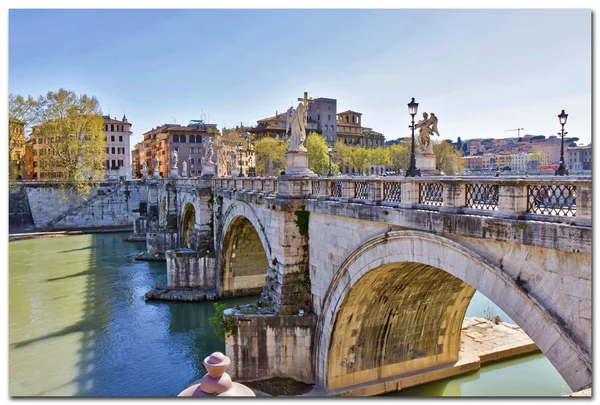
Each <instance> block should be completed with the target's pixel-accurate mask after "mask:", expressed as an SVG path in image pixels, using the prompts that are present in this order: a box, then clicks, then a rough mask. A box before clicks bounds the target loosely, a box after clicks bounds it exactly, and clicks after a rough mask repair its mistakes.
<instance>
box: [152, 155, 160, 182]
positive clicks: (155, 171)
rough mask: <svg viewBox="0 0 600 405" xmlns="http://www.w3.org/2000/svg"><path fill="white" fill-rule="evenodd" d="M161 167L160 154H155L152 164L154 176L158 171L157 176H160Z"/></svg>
mask: <svg viewBox="0 0 600 405" xmlns="http://www.w3.org/2000/svg"><path fill="white" fill-rule="evenodd" d="M159 172H160V170H159V168H158V156H154V164H153V165H152V177H154V174H155V173H156V175H157V176H159Z"/></svg>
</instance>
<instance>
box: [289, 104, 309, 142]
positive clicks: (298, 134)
mask: <svg viewBox="0 0 600 405" xmlns="http://www.w3.org/2000/svg"><path fill="white" fill-rule="evenodd" d="M306 122H307V121H306V111H304V105H303V104H302V103H299V104H298V108H296V109H294V108H293V107H290V109H289V110H287V113H286V117H285V133H286V134H287V133H288V132H289V131H290V128H291V130H292V136H291V137H290V143H289V145H288V147H287V149H286V151H288V152H307V149H306V147H305V146H304V140H305V139H306Z"/></svg>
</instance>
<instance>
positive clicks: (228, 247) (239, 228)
mask: <svg viewBox="0 0 600 405" xmlns="http://www.w3.org/2000/svg"><path fill="white" fill-rule="evenodd" d="M223 219H224V220H223V222H222V223H223V226H222V228H221V232H220V235H219V240H218V245H217V246H218V248H219V249H218V251H219V255H218V263H219V270H220V271H219V278H218V280H219V281H218V283H219V288H218V290H219V293H220V294H223V295H250V294H259V293H260V292H262V289H263V287H264V285H265V278H266V275H267V269H268V267H269V264H270V263H271V262H272V258H271V248H270V244H269V239H268V236H267V234H266V232H265V227H264V226H263V224H262V222H261V221H260V219H259V218H258V216H257V215H256V212H255V211H254V210H253V208H252V207H250V206H249V205H248V204H247V203H240V202H236V203H234V204H232V205H231V206H230V207H229V208H228V209H227V210H226V212H225V214H224V215H223Z"/></svg>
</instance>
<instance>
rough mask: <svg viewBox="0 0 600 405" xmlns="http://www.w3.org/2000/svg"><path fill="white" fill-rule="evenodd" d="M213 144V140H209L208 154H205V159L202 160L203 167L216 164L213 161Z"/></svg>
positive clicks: (207, 145)
mask: <svg viewBox="0 0 600 405" xmlns="http://www.w3.org/2000/svg"><path fill="white" fill-rule="evenodd" d="M213 154H214V151H213V142H212V139H211V138H208V142H207V144H206V152H205V154H204V157H203V158H202V164H203V165H212V164H214V163H215V162H214V161H213Z"/></svg>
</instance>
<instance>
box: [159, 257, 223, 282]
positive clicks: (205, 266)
mask: <svg viewBox="0 0 600 405" xmlns="http://www.w3.org/2000/svg"><path fill="white" fill-rule="evenodd" d="M165 257H166V259H167V287H168V288H198V289H202V290H215V289H216V288H217V276H216V269H215V257H214V254H211V253H210V252H206V251H204V252H197V251H192V250H187V249H183V250H169V251H167V252H165Z"/></svg>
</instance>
